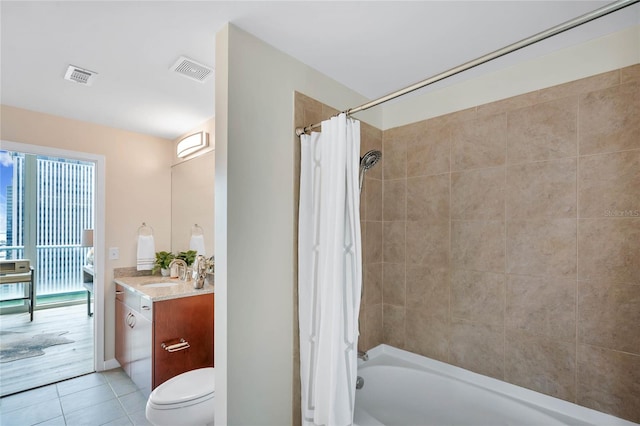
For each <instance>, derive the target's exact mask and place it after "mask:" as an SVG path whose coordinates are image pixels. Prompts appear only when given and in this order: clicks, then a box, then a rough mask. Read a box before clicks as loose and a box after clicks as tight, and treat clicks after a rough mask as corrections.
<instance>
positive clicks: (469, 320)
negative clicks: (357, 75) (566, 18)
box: [311, 65, 640, 422]
mask: <svg viewBox="0 0 640 426" xmlns="http://www.w3.org/2000/svg"><path fill="white" fill-rule="evenodd" d="M311 121H313V120H311ZM383 154H384V162H383V167H382V168H381V169H380V168H378V169H374V170H373V173H371V174H370V176H368V180H367V182H366V188H365V191H366V192H365V195H364V197H365V198H364V209H365V211H364V223H363V231H364V232H363V235H365V241H364V244H365V265H364V268H365V302H366V303H365V306H364V319H365V321H364V322H365V333H364V339H363V340H364V343H365V345H366V347H372V346H375V345H376V344H377V343H379V342H381V341H382V342H384V343H387V344H390V345H393V346H396V347H400V348H403V349H406V350H409V351H412V352H416V353H419V354H423V355H426V356H428V357H431V358H434V359H437V360H441V361H445V362H448V363H451V364H454V365H457V366H460V367H463V368H466V369H469V370H472V371H475V372H478V373H481V374H485V375H488V376H492V377H495V378H498V379H501V380H505V381H507V382H511V383H514V384H517V385H520V386H524V387H527V388H529V389H533V390H536V391H539V392H542V393H545V394H548V395H552V396H555V397H558V398H562V399H565V400H568V401H572V402H576V403H578V404H580V405H584V406H587V407H590V408H594V409H597V410H600V411H604V412H607V413H611V414H613V415H616V416H619V417H622V418H625V419H629V420H632V421H635V422H640V65H635V66H632V67H628V68H624V69H621V70H617V71H612V72H608V73H605V74H600V75H596V76H593V77H589V78H585V79H582V80H578V81H575V82H571V83H567V84H563V85H560V86H555V87H551V88H548V89H544V90H540V91H536V92H532V93H528V94H524V95H521V96H517V97H514V98H510V99H505V100H502V101H499V102H494V103H491V104H486V105H481V106H478V107H475V108H470V109H467V110H464V111H459V112H456V113H453V114H449V115H446V116H442V117H437V118H434V119H429V120H425V121H422V122H418V123H414V124H410V125H407V126H403V127H399V128H395V129H390V130H387V131H384V132H383ZM380 171H382V173H383V175H382V178H383V180H382V182H380V180H379V177H380V175H379V172H380ZM381 184H382V187H381ZM381 194H382V197H381V198H382V203H380V195H381ZM380 204H382V208H381V209H380V207H379V206H380ZM380 213H381V214H380ZM378 239H379V240H378ZM379 241H381V242H379ZM380 260H382V263H380ZM380 288H381V289H382V290H381V291H380ZM380 302H382V312H380V309H379V307H380ZM381 313H382V316H380V315H381ZM380 326H381V327H380ZM380 330H381V331H380ZM381 333H382V335H381Z"/></svg>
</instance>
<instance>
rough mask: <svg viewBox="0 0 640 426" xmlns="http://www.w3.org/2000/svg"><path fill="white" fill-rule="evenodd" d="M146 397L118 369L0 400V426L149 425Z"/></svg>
mask: <svg viewBox="0 0 640 426" xmlns="http://www.w3.org/2000/svg"><path fill="white" fill-rule="evenodd" d="M146 402H147V398H146V396H145V395H143V393H142V392H140V390H138V388H137V387H136V385H135V384H134V383H133V382H132V381H131V379H130V378H129V376H127V375H126V374H125V372H124V371H123V370H122V369H121V368H117V369H114V370H109V371H103V372H100V373H93V374H88V375H86V376H81V377H77V378H75V379H70V380H66V381H63V382H59V383H55V384H52V385H48V386H44V387H41V388H37V389H33V390H30V391H25V392H21V393H18V394H15V395H10V396H7V397H4V398H2V399H0V424H1V425H2V426H14V425H15V426H27V425H41V426H58V425H60V426H98V425H114V426H115V425H118V426H120V425H149V424H150V423H149V422H147V419H146V418H145V415H144V409H145V404H146Z"/></svg>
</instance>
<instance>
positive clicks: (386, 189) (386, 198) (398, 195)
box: [382, 179, 407, 221]
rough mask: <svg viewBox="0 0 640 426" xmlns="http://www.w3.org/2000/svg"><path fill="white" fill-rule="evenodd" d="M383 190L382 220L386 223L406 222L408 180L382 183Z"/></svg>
mask: <svg viewBox="0 0 640 426" xmlns="http://www.w3.org/2000/svg"><path fill="white" fill-rule="evenodd" d="M382 188H383V189H382V194H383V202H382V204H383V208H382V211H383V213H382V218H383V219H384V220H385V221H391V220H405V218H406V215H407V180H406V179H393V180H385V181H384V182H383V183H382Z"/></svg>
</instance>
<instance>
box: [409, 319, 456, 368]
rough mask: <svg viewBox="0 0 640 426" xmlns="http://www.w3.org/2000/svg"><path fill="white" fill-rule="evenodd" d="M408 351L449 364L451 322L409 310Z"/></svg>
mask: <svg viewBox="0 0 640 426" xmlns="http://www.w3.org/2000/svg"><path fill="white" fill-rule="evenodd" d="M406 328H407V331H406V332H407V335H406V344H405V347H406V350H408V351H411V352H414V353H417V354H420V355H424V356H426V357H429V358H432V359H436V360H438V361H444V362H447V361H448V359H449V334H450V333H449V320H448V319H447V317H446V316H443V315H429V313H428V312H425V311H422V310H413V309H408V310H407V324H406Z"/></svg>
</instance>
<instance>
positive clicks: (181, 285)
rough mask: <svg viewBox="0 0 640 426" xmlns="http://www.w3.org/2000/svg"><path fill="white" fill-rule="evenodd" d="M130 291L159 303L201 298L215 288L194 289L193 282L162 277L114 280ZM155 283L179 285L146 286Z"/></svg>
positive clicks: (210, 286)
mask: <svg viewBox="0 0 640 426" xmlns="http://www.w3.org/2000/svg"><path fill="white" fill-rule="evenodd" d="M114 281H115V282H116V283H117V284H120V285H122V286H124V287H127V288H128V289H130V290H132V291H135V292H137V293H140V294H142V295H143V296H146V297H148V298H150V299H151V300H152V301H154V302H157V301H161V300H170V299H178V298H180V297H189V296H199V295H201V294H208V293H214V289H215V286H214V285H211V284H207V283H206V282H205V285H204V287H203V288H201V289H195V288H193V281H187V282H184V281H180V280H179V279H177V278H168V277H160V276H157V275H147V276H143V277H120V278H116V279H114ZM153 283H177V284H176V285H174V286H171V287H149V286H147V285H145V284H153Z"/></svg>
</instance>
